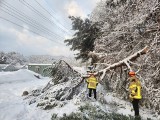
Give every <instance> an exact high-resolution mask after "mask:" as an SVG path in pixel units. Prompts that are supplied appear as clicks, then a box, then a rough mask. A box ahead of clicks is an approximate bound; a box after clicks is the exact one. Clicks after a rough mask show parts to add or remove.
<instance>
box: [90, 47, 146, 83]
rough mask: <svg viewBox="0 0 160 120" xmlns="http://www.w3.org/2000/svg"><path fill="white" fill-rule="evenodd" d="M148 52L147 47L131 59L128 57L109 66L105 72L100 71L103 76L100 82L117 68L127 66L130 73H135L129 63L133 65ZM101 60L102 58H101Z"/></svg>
mask: <svg viewBox="0 0 160 120" xmlns="http://www.w3.org/2000/svg"><path fill="white" fill-rule="evenodd" d="M147 51H148V47H147V46H146V47H144V48H143V49H142V50H140V51H138V52H136V53H134V54H133V55H131V56H129V57H127V58H125V59H123V60H121V61H119V62H117V63H114V64H112V65H109V66H108V67H107V68H105V69H103V70H100V71H98V73H100V74H102V75H101V78H100V80H103V78H104V76H105V74H106V72H107V71H108V70H111V69H115V68H116V67H121V66H127V67H128V69H129V70H130V71H133V70H132V68H131V66H130V64H129V63H132V61H135V60H136V59H137V58H138V57H140V56H141V55H143V54H146V53H147ZM92 54H93V53H92ZM96 55H98V54H96ZM106 57H107V56H106ZM99 58H100V57H99ZM96 74H97V73H96Z"/></svg>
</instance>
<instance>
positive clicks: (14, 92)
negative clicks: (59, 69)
mask: <svg viewBox="0 0 160 120" xmlns="http://www.w3.org/2000/svg"><path fill="white" fill-rule="evenodd" d="M34 74H35V73H33V72H31V71H28V70H19V71H16V72H0V120H42V119H43V120H49V119H50V116H48V114H47V112H43V111H42V110H40V109H36V108H35V106H32V105H28V104H27V103H26V101H24V100H23V99H24V97H22V93H23V91H25V90H27V91H30V90H33V89H36V88H37V87H41V86H44V85H45V84H47V82H48V81H49V80H50V79H49V78H42V79H37V78H36V77H35V76H34ZM42 112H43V114H42ZM48 117H49V118H48ZM44 118H45V119H44Z"/></svg>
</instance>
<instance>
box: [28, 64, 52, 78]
mask: <svg viewBox="0 0 160 120" xmlns="http://www.w3.org/2000/svg"><path fill="white" fill-rule="evenodd" d="M51 67H52V64H28V70H31V71H34V72H36V73H38V74H41V75H42V76H44V77H46V76H49V73H50V70H47V69H51Z"/></svg>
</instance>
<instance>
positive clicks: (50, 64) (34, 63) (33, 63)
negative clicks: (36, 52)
mask: <svg viewBox="0 0 160 120" xmlns="http://www.w3.org/2000/svg"><path fill="white" fill-rule="evenodd" d="M28 65H52V64H39V63H29V64H28Z"/></svg>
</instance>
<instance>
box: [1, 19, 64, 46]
mask: <svg viewBox="0 0 160 120" xmlns="http://www.w3.org/2000/svg"><path fill="white" fill-rule="evenodd" d="M0 18H1V19H3V20H5V21H8V22H10V23H12V24H14V25H16V26H19V27H21V28H23V29H26V30H28V31H30V32H32V33H34V34H37V35H39V36H41V37H43V38H46V39H48V40H51V41H53V42H55V43H57V44H60V45H64V44H62V43H60V42H58V41H55V40H53V39H50V38H47V37H45V36H43V35H41V34H39V33H37V32H35V31H33V30H30V29H28V28H25V27H23V26H21V25H19V24H17V23H15V22H13V21H11V20H9V19H6V18H4V17H2V16H0Z"/></svg>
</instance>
